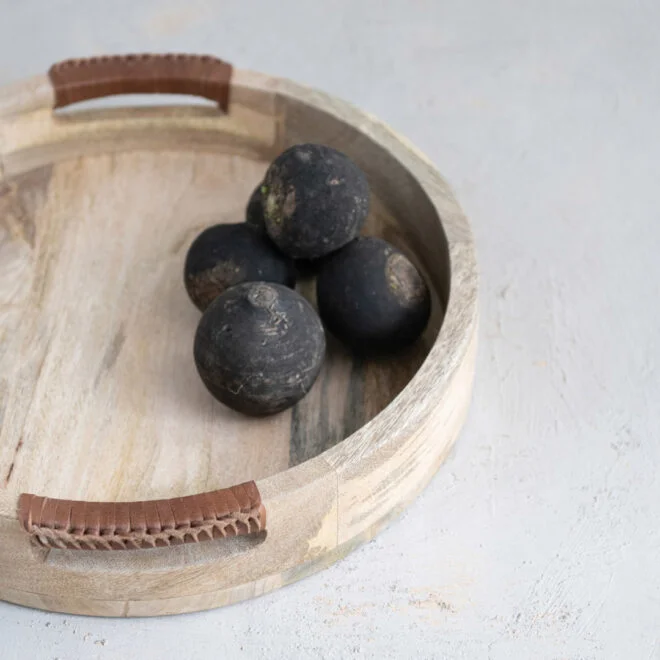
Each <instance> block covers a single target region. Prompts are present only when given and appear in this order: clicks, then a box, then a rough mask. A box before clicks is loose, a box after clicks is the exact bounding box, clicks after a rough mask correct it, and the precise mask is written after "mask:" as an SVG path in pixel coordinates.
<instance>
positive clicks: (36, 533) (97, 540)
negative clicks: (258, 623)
mask: <svg viewBox="0 0 660 660" xmlns="http://www.w3.org/2000/svg"><path fill="white" fill-rule="evenodd" d="M18 518H19V521H20V523H21V525H22V526H23V528H24V529H25V531H27V532H28V533H29V534H30V535H31V536H32V537H33V538H34V539H35V541H37V543H39V544H41V545H44V546H47V547H53V548H71V549H76V550H129V549H134V548H155V547H164V546H169V545H180V544H182V543H197V542H199V541H208V540H211V539H215V538H224V537H227V536H239V535H245V534H252V533H254V532H259V531H261V530H263V529H265V527H266V509H265V508H264V506H263V504H262V503H261V495H260V494H259V489H258V488H257V485H256V484H255V483H254V481H249V482H247V483H244V484H240V485H238V486H232V487H231V488H224V489H222V490H214V491H212V492H210V493H202V494H201V495H190V496H188V497H177V498H173V499H171V500H152V501H147V502H116V503H114V502H76V501H72V500H53V499H50V498H48V497H39V496H37V495H29V494H27V493H23V494H22V495H21V496H20V498H19V500H18Z"/></svg>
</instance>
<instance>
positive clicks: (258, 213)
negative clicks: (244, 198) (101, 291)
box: [245, 183, 266, 234]
mask: <svg viewBox="0 0 660 660" xmlns="http://www.w3.org/2000/svg"><path fill="white" fill-rule="evenodd" d="M261 186H262V184H261V183H260V184H259V185H258V186H257V187H256V188H255V189H254V190H253V191H252V194H251V195H250V199H249V200H248V204H247V207H246V209H245V222H247V224H248V225H250V227H254V228H255V229H258V230H259V231H260V232H262V233H264V234H265V233H266V223H265V221H264V207H263V203H262V198H261Z"/></svg>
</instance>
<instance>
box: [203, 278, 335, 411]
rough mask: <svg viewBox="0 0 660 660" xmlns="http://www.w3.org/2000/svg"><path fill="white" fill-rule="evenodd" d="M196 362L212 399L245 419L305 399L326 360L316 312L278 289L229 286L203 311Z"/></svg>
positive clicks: (298, 297)
mask: <svg viewBox="0 0 660 660" xmlns="http://www.w3.org/2000/svg"><path fill="white" fill-rule="evenodd" d="M194 355H195V364H196V365H197V371H198V372H199V375H200V376H201V377H202V380H203V381H204V384H205V385H206V387H207V388H208V389H209V391H210V392H211V394H213V396H214V397H215V398H216V399H218V400H219V401H221V402H222V403H224V404H225V405H227V406H229V407H230V408H233V409H234V410H238V411H239V412H242V413H245V414H247V415H255V416H256V415H270V414H273V413H277V412H280V411H281V410H285V409H286V408H288V407H290V406H292V405H293V404H294V403H296V402H297V401H299V400H300V399H302V397H303V396H305V394H307V392H309V390H310V388H311V387H312V385H313V384H314V381H315V380H316V377H317V376H318V373H319V371H320V369H321V365H322V363H323V357H324V355H325V333H324V331H323V325H322V324H321V320H320V319H319V317H318V315H317V314H316V312H315V311H314V308H313V307H312V306H311V305H310V304H309V303H308V302H307V301H306V300H305V299H304V298H303V297H302V296H301V295H300V294H299V293H296V292H295V291H292V290H291V289H287V288H286V287H283V286H281V285H279V284H270V283H265V282H246V283H245V284H238V285H237V286H234V287H232V288H231V289H227V291H225V292H224V293H223V294H222V295H221V296H219V297H218V298H216V299H215V300H214V301H213V303H212V304H211V305H210V307H209V308H208V309H207V310H206V312H204V314H203V316H202V318H201V320H200V322H199V327H198V328H197V334H196V336H195V348H194Z"/></svg>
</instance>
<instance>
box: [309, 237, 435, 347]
mask: <svg viewBox="0 0 660 660" xmlns="http://www.w3.org/2000/svg"><path fill="white" fill-rule="evenodd" d="M317 299H318V306H319V312H320V314H321V318H322V319H323V322H324V323H325V324H326V326H327V328H328V329H329V330H330V331H331V332H332V333H333V334H334V335H335V336H336V337H338V338H339V339H340V340H342V341H343V342H344V343H346V344H347V345H348V346H350V347H352V348H353V349H355V350H357V351H359V352H362V353H366V354H378V353H388V352H394V351H397V350H399V349H402V348H404V347H405V346H408V345H409V344H411V343H412V342H414V341H415V339H417V337H419V335H420V334H421V333H422V331H423V330H424V328H425V327H426V324H427V322H428V319H429V315H430V311H431V297H430V293H429V289H428V287H427V285H426V282H425V281H424V278H423V277H422V275H421V274H420V273H419V271H418V270H417V269H416V268H415V266H414V265H413V264H412V263H411V262H410V261H409V260H408V258H407V257H406V256H405V255H404V254H403V253H402V252H400V251H399V250H397V249H396V248H395V247H394V246H392V245H390V244H389V243H387V242H386V241H384V240H382V239H380V238H358V239H356V240H355V241H353V242H352V243H350V244H349V245H347V246H346V247H345V248H343V249H342V250H340V251H339V252H337V253H336V254H334V255H332V256H330V257H328V258H327V259H326V260H324V263H323V266H322V268H321V271H320V273H319V276H318V280H317Z"/></svg>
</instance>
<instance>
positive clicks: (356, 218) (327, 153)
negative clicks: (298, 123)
mask: <svg viewBox="0 0 660 660" xmlns="http://www.w3.org/2000/svg"><path fill="white" fill-rule="evenodd" d="M262 195H263V208H264V218H265V221H266V231H267V232H268V235H269V236H270V237H271V238H272V239H273V241H274V242H275V244H276V245H277V246H278V247H279V248H280V250H282V251H283V252H285V253H286V254H288V255H290V256H292V257H295V258H297V259H318V258H319V257H322V256H324V255H326V254H329V253H330V252H334V251H335V250H338V249H339V248H340V247H342V246H343V245H346V244H347V243H349V242H350V241H352V240H353V239H354V238H355V237H356V236H357V235H358V234H359V232H360V229H361V228H362V225H363V224H364V221H365V220H366V218H367V214H368V213H369V184H368V183H367V178H366V176H365V175H364V173H363V172H362V170H361V169H360V168H359V167H358V166H357V165H356V164H355V163H354V162H353V161H352V160H350V158H348V156H345V155H344V154H342V153H341V152H339V151H336V150H335V149H331V148H330V147H325V146H323V145H320V144H298V145H296V146H294V147H291V148H290V149H287V150H286V151H285V152H283V153H282V154H280V155H279V156H278V157H277V158H276V159H275V160H274V161H273V162H272V164H271V165H270V167H269V168H268V171H267V172H266V177H265V178H264V182H263V188H262Z"/></svg>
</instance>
